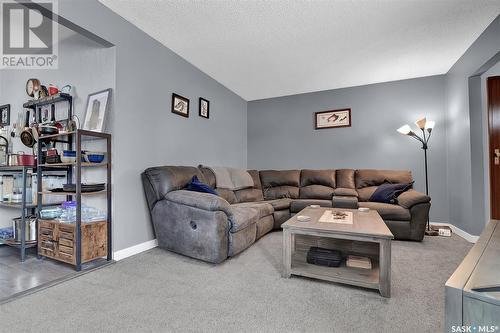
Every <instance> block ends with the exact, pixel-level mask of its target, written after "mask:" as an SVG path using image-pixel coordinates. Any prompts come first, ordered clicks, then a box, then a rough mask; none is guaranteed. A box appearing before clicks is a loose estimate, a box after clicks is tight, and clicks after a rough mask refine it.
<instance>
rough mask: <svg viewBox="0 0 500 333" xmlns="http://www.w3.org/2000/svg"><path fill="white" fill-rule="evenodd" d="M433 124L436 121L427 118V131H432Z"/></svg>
mask: <svg viewBox="0 0 500 333" xmlns="http://www.w3.org/2000/svg"><path fill="white" fill-rule="evenodd" d="M434 125H436V122H435V121H432V120H428V121H427V122H426V123H425V129H426V130H428V131H429V132H430V131H432V129H433V128H434Z"/></svg>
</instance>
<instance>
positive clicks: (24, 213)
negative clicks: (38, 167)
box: [0, 166, 37, 261]
mask: <svg viewBox="0 0 500 333" xmlns="http://www.w3.org/2000/svg"><path fill="white" fill-rule="evenodd" d="M33 170H34V168H33V167H26V166H2V167H0V174H2V175H4V174H9V175H14V174H22V177H23V178H22V201H21V202H15V203H9V202H1V203H0V206H1V207H7V208H13V209H20V210H21V241H20V242H16V241H14V240H6V239H0V244H5V245H9V246H13V247H16V248H18V249H19V251H20V255H21V261H24V260H25V259H26V249H27V248H30V247H35V246H36V244H37V243H36V241H27V240H26V223H25V222H26V217H28V216H29V215H34V214H35V209H36V206H35V205H33V204H29V203H27V202H26V200H27V198H26V188H27V183H28V180H27V179H28V173H31V174H33ZM32 190H33V189H32Z"/></svg>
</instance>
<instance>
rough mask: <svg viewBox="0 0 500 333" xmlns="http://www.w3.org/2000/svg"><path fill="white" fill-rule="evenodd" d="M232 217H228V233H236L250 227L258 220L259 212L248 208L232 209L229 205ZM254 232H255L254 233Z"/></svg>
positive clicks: (232, 206)
mask: <svg viewBox="0 0 500 333" xmlns="http://www.w3.org/2000/svg"><path fill="white" fill-rule="evenodd" d="M231 211H232V215H231V216H230V217H229V221H230V222H231V228H230V229H229V231H230V232H237V231H240V230H243V229H245V228H246V227H248V226H251V225H253V224H255V223H257V221H258V220H259V210H258V209H255V208H250V207H234V205H231ZM254 232H255V231H254Z"/></svg>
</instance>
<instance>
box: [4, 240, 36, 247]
mask: <svg viewBox="0 0 500 333" xmlns="http://www.w3.org/2000/svg"><path fill="white" fill-rule="evenodd" d="M0 244H5V245H9V246H13V247H21V242H19V241H14V240H12V239H0ZM36 245H37V241H36V240H35V241H26V242H25V245H24V247H25V248H30V247H35V246H36Z"/></svg>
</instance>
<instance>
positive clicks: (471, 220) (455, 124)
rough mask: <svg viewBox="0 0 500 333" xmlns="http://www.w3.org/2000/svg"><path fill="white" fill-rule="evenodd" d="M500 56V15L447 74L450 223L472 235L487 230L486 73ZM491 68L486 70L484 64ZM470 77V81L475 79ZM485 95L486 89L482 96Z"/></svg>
mask: <svg viewBox="0 0 500 333" xmlns="http://www.w3.org/2000/svg"><path fill="white" fill-rule="evenodd" d="M499 52H500V17H497V18H496V19H495V20H494V21H493V22H492V24H491V25H490V26H489V27H488V28H487V29H486V30H485V31H484V32H483V33H482V34H481V36H479V38H478V39H477V40H476V41H475V42H474V43H473V44H472V45H471V46H470V48H469V49H468V50H467V51H466V52H465V54H464V55H463V56H462V57H461V58H460V59H459V60H458V61H457V62H456V63H455V65H453V67H452V68H451V69H450V71H449V72H448V74H447V75H446V109H447V123H448V130H447V133H448V144H447V159H448V174H447V176H448V192H449V202H450V222H451V223H453V224H454V225H456V226H457V227H459V228H461V229H462V230H465V231H467V232H468V233H470V234H473V235H479V234H480V233H481V231H482V230H483V228H484V225H485V222H486V219H487V214H485V200H488V197H487V195H485V191H487V190H486V186H485V178H486V177H487V176H486V175H485V174H484V173H485V166H484V164H485V161H484V158H483V156H484V153H485V151H487V149H488V147H487V146H486V147H485V146H484V135H485V131H487V128H486V127H485V126H484V124H485V122H484V120H483V116H482V112H483V108H482V107H481V106H480V105H479V106H478V105H477V103H478V102H480V101H481V96H480V94H481V92H480V90H479V89H478V86H480V84H481V82H480V79H477V78H471V77H472V76H477V75H479V76H480V75H481V74H482V73H484V72H485V71H486V70H488V69H489V68H491V67H492V66H493V65H494V63H492V62H491V60H492V59H495V58H496V57H498V53H499ZM485 65H486V66H485ZM470 78H471V79H470ZM482 93H483V94H484V91H483V92H482Z"/></svg>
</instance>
